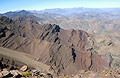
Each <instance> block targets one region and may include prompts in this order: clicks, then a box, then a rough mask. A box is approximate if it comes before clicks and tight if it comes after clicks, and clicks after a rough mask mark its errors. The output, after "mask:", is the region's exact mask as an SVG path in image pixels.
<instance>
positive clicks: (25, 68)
mask: <svg viewBox="0 0 120 78" xmlns="http://www.w3.org/2000/svg"><path fill="white" fill-rule="evenodd" d="M27 69H28V67H27V66H26V65H24V66H23V67H21V68H20V70H21V71H26V70H27Z"/></svg>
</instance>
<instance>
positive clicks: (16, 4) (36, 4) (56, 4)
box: [0, 0, 120, 13]
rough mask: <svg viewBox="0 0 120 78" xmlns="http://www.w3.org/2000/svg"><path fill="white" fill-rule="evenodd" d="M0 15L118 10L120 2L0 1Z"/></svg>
mask: <svg viewBox="0 0 120 78" xmlns="http://www.w3.org/2000/svg"><path fill="white" fill-rule="evenodd" d="M0 1H1V2H0V5H1V6H2V7H0V13H5V12H9V11H17V10H37V11H39V10H44V9H54V8H61V9H63V8H79V7H84V8H120V0H0Z"/></svg>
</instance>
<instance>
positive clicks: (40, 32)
mask: <svg viewBox="0 0 120 78" xmlns="http://www.w3.org/2000/svg"><path fill="white" fill-rule="evenodd" d="M1 18H3V17H1ZM1 22H4V21H2V20H1ZM1 27H2V28H1V32H0V33H1V34H4V36H1V38H0V45H1V47H5V48H9V49H13V50H16V51H22V52H25V53H28V54H31V55H32V56H34V57H35V58H36V60H37V61H40V62H42V63H44V64H47V65H49V66H50V68H51V70H53V71H54V73H56V74H61V73H64V74H69V75H71V74H76V73H77V72H78V71H79V70H92V71H101V70H103V69H105V68H106V67H107V66H108V65H107V63H106V62H105V61H104V59H103V58H102V57H101V55H97V54H94V53H92V52H90V51H88V52H87V49H88V48H89V42H88V39H89V37H92V36H90V35H89V34H88V33H87V32H84V31H82V30H64V29H61V28H60V27H59V26H58V25H55V24H53V25H52V24H44V25H40V24H38V23H36V22H31V21H27V22H18V21H17V22H14V21H13V22H12V23H10V24H4V25H2V24H1ZM73 70H74V71H73Z"/></svg>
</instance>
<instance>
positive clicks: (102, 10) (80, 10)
mask: <svg viewBox="0 0 120 78" xmlns="http://www.w3.org/2000/svg"><path fill="white" fill-rule="evenodd" d="M30 12H31V13H38V14H40V13H50V14H59V15H65V16H71V15H75V14H85V13H111V12H116V13H117V12H120V8H64V9H60V8H55V9H45V10H41V11H30Z"/></svg>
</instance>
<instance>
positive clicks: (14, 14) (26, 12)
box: [0, 10, 32, 18]
mask: <svg viewBox="0 0 120 78" xmlns="http://www.w3.org/2000/svg"><path fill="white" fill-rule="evenodd" d="M19 15H23V16H28V15H32V13H30V12H28V11H25V10H21V11H14V12H7V13H4V14H0V16H6V17H9V18H12V17H15V16H19Z"/></svg>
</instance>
